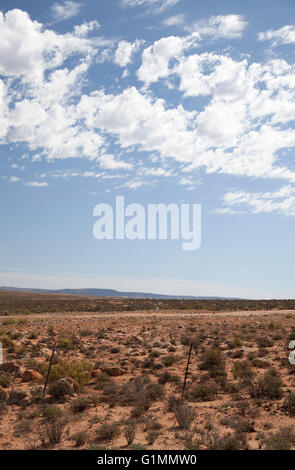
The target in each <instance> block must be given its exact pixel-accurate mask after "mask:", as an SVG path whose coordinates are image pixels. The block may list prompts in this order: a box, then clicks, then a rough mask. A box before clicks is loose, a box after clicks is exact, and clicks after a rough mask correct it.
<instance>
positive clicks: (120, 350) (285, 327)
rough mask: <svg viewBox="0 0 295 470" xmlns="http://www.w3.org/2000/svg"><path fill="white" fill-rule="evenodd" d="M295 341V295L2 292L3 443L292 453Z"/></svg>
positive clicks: (0, 421) (0, 429) (3, 447)
mask: <svg viewBox="0 0 295 470" xmlns="http://www.w3.org/2000/svg"><path fill="white" fill-rule="evenodd" d="M292 340H295V302H294V301H261V302H260V301H245V302H244V301H238V300H232V301H226V300H224V301H218V300H208V301H203V300H202V301H201V300H200V301H193V302H192V301H164V300H155V299H152V300H150V299H145V300H144V299H124V298H120V299H118V298H91V297H86V296H85V297H81V296H66V295H65V296H62V295H52V294H38V293H19V292H18V293H11V292H1V293H0V341H1V343H2V348H3V350H2V353H3V359H2V364H1V365H0V449H1V450H12V449H27V450H30V449H54V450H58V449H77V450H79V449H97V450H99V449H101V450H103V449H120V450H128V449H131V450H136V449H163V450H166V449H188V450H199V449H200V450H202V449H210V450H211V449H212V450H214V449H218V450H219V449H220V450H246V449H253V450H255V449H274V450H281V449H295V366H294V365H292V364H291V363H290V360H289V355H290V352H291V351H290V349H289V344H290V341H292ZM54 347H55V354H54V356H53V360H52V366H51V369H50V374H49V378H48V385H47V387H46V390H44V385H45V382H46V377H47V375H48V367H49V363H50V358H51V356H52V351H53V348H54ZM190 349H191V357H190V363H189V368H188V374H187V379H186V384H185V388H184V377H185V372H186V369H187V365H188V355H189V351H190Z"/></svg>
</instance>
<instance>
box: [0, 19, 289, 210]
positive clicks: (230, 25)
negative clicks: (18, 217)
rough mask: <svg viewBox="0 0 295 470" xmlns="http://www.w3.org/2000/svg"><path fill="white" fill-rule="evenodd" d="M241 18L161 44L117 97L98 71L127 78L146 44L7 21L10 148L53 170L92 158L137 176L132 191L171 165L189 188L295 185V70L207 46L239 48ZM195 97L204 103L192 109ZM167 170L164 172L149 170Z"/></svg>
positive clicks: (1, 95)
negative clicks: (227, 181) (235, 42)
mask: <svg viewBox="0 0 295 470" xmlns="http://www.w3.org/2000/svg"><path fill="white" fill-rule="evenodd" d="M229 17H230V18H229V19H227V20H225V19H224V18H225V17H222V18H223V19H222V20H221V17H218V18H219V19H218V20H217V19H216V18H217V17H215V20H214V21H213V20H212V19H211V20H209V21H208V22H207V23H208V24H207V25H206V27H205V25H204V23H202V25H201V26H200V27H199V31H198V32H196V31H195V32H193V33H186V34H184V35H182V36H176V35H175V36H168V37H163V38H160V39H159V40H157V41H155V42H154V43H152V44H149V45H147V47H145V48H144V50H143V52H142V55H141V58H142V62H141V65H140V66H139V67H138V69H137V70H136V71H135V72H134V70H133V71H131V70H132V68H131V67H130V70H129V73H130V78H131V79H132V81H131V80H130V83H129V85H127V86H126V82H125V81H124V82H123V83H122V82H120V79H119V78H118V77H116V82H115V85H112V88H111V87H109V88H102V87H101V84H102V83H101V82H99V81H98V84H97V86H96V88H97V89H95V88H94V89H92V91H89V89H88V88H87V87H85V86H84V85H85V84H87V77H88V73H89V69H90V67H91V66H92V64H93V63H94V62H95V64H96V65H95V66H96V67H97V70H99V67H100V64H99V61H100V60H103V59H102V58H103V57H104V58H105V60H106V57H108V60H110V61H115V63H117V64H118V65H120V66H122V67H126V66H127V65H128V64H130V62H131V61H132V60H133V57H134V54H136V53H138V51H139V48H140V46H141V45H142V41H140V40H137V41H134V42H128V41H124V40H121V41H119V42H118V43H117V46H116V48H114V47H110V44H109V42H108V41H106V40H105V39H104V38H97V37H92V36H91V37H89V36H88V33H90V32H93V31H94V30H95V29H97V27H98V24H96V22H94V23H93V22H90V23H84V24H83V25H81V26H77V27H75V28H74V30H73V31H72V32H68V33H65V34H58V33H56V32H55V31H53V30H50V29H45V28H44V27H43V25H42V24H40V23H38V22H36V21H33V20H32V19H31V18H30V17H29V16H28V14H27V13H25V12H23V11H21V10H11V11H9V12H7V13H6V14H2V13H0V35H1V39H2V40H1V42H0V74H1V79H0V143H2V144H16V145H19V144H23V145H26V146H27V149H28V150H31V151H32V152H34V154H35V155H38V159H40V158H42V159H43V160H45V159H49V160H53V159H56V158H69V157H83V158H88V159H90V160H92V161H94V162H95V163H96V164H97V165H100V167H101V168H102V169H103V170H105V173H107V172H109V173H112V172H113V173H114V170H117V172H116V173H117V174H119V173H121V174H123V173H124V172H126V173H127V172H131V171H134V172H135V171H137V177H136V178H130V177H129V178H128V181H129V187H132V188H136V187H140V186H141V185H142V181H144V179H146V178H153V179H156V178H163V177H173V172H171V171H170V170H169V167H168V166H165V165H166V164H167V162H169V163H170V162H172V163H173V164H174V165H175V167H176V168H177V169H178V173H179V172H180V171H181V172H182V176H181V178H180V179H181V184H183V185H185V184H187V187H188V188H189V187H193V183H194V181H193V179H191V175H192V173H193V172H194V171H198V172H199V171H203V172H206V173H224V174H229V175H235V176H243V177H245V176H247V177H251V178H273V179H281V180H286V181H289V182H291V183H295V172H294V169H293V167H294V166H292V164H290V161H289V158H288V155H290V151H291V150H292V149H294V147H295V130H294V116H295V67H294V65H293V64H290V63H288V62H287V61H286V60H284V59H271V60H268V61H265V62H263V63H260V62H253V61H251V59H250V58H247V59H245V58H237V57H235V58H233V57H231V56H230V53H229V52H228V51H227V52H222V51H221V50H219V51H216V52H208V51H206V49H205V46H206V45H205V46H204V42H202V37H207V36H206V35H211V36H212V37H217V36H216V35H220V36H222V37H225V36H226V37H238V36H239V34H240V33H241V31H242V29H243V27H244V26H245V24H244V23H245V22H244V23H243V21H244V20H243V19H241V18H240V17H239V18H237V15H229ZM208 25H209V26H208ZM202 28H203V29H202ZM206 28H207V29H206ZM208 28H209V30H208ZM210 28H211V29H210ZM201 47H202V49H200V48H201ZM204 49H205V50H204ZM97 61H98V63H97ZM114 69H115V67H114ZM131 73H132V74H134V75H131ZM97 76H98V80H99V74H97ZM133 79H135V80H133ZM136 79H138V80H140V82H138V81H136ZM159 81H161V86H163V89H164V90H165V88H164V87H167V86H169V87H170V89H171V87H174V91H176V93H175V96H174V98H175V99H174V100H173V101H172V103H171V102H168V101H167V100H165V99H164V98H163V97H161V94H160V93H161V89H162V88H161V87H157V86H156V85H157V83H158V82H159ZM131 83H132V85H133V86H131ZM138 85H139V86H140V87H138ZM142 85H143V86H142ZM149 87H150V88H149ZM169 93H170V90H169ZM162 96H165V94H164V95H163V94H162ZM191 97H201V98H202V100H200V103H199V102H198V104H196V105H195V106H194V107H191V106H187V100H188V99H190V98H191ZM25 152H26V153H27V150H25ZM135 154H136V157H135V156H134V155H135ZM156 161H157V162H161V168H149V163H150V162H152V163H153V164H154V163H155V162H156ZM142 167H143V168H144V171H143V170H142V171H139V168H142ZM76 173H77V172H74V173H72V174H76ZM94 175H96V176H93V177H97V172H96V173H94ZM70 176H71V175H69V177H70ZM103 177H106V175H104V176H103ZM35 178H36V179H37V178H38V181H39V177H38V175H35ZM38 181H37V182H38ZM34 182H35V181H33V183H34ZM149 184H154V180H153V181H150V180H149ZM222 210H223V211H226V210H227V211H228V210H233V208H232V207H231V206H228V207H223V208H222Z"/></svg>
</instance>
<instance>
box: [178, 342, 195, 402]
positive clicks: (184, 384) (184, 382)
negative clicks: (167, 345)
mask: <svg viewBox="0 0 295 470" xmlns="http://www.w3.org/2000/svg"><path fill="white" fill-rule="evenodd" d="M192 349H193V343H191V346H190V350H189V353H188V358H187V364H186V370H185V375H184V381H183V387H182V395H181V399H182V400H183V397H184V391H185V386H186V379H187V376H188V370H189V365H190V361H191V354H192Z"/></svg>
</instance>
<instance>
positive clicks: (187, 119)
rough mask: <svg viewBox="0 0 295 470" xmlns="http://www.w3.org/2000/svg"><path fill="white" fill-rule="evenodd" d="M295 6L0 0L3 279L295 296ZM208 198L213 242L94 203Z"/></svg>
mask: <svg viewBox="0 0 295 470" xmlns="http://www.w3.org/2000/svg"><path fill="white" fill-rule="evenodd" d="M294 18H295V2H294V1H293V0H276V1H272V2H270V1H269V0H259V2H257V1H254V0H248V1H247V2H245V1H242V0H207V1H206V2H203V1H199V0H99V1H97V0H84V1H83V0H81V2H80V1H79V2H77V1H72V0H64V1H61V0H60V1H59V0H57V1H48V0H43V1H42V2H40V1H37V0H29V1H24V0H9V1H6V0H0V198H1V206H0V217H1V230H0V260H1V261H0V285H6V286H16V287H36V288H38V287H39V288H41V287H42V288H55V289H56V288H66V287H67V288H84V287H97V288H112V289H113V288H114V289H119V290H123V291H124V290H125V291H127V290H129V291H130V290H132V291H141V292H158V293H166V294H172V295H173V294H175V295H196V296H198V295H200V296H232V297H245V298H294V286H293V284H294V282H293V281H294V274H295V250H294V228H295V226H294V216H295V159H294V148H295V126H294V124H295V67H294V59H295V20H294V21H293V23H294V24H293V23H292V19H294ZM116 196H124V198H125V202H126V204H129V203H130V204H131V203H137V204H141V205H143V206H144V207H147V205H148V204H159V203H164V204H170V203H176V204H182V203H186V204H190V205H192V204H201V207H202V228H201V231H202V242H201V246H200V248H199V249H198V250H196V251H183V250H182V249H181V242H180V241H179V240H97V239H95V238H94V236H93V224H94V222H95V217H94V215H93V210H94V207H95V206H96V205H97V204H100V203H106V204H110V205H111V206H112V207H115V199H116Z"/></svg>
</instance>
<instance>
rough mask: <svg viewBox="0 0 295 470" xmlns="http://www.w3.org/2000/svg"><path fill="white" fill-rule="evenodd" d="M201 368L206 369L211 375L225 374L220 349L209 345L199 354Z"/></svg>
mask: <svg viewBox="0 0 295 470" xmlns="http://www.w3.org/2000/svg"><path fill="white" fill-rule="evenodd" d="M200 369H201V370H208V371H209V373H210V375H211V376H212V377H214V376H218V375H226V372H225V360H224V358H223V355H222V353H221V351H220V349H218V348H216V347H211V348H210V349H208V350H207V351H205V352H204V353H203V354H202V356H201V364H200Z"/></svg>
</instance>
